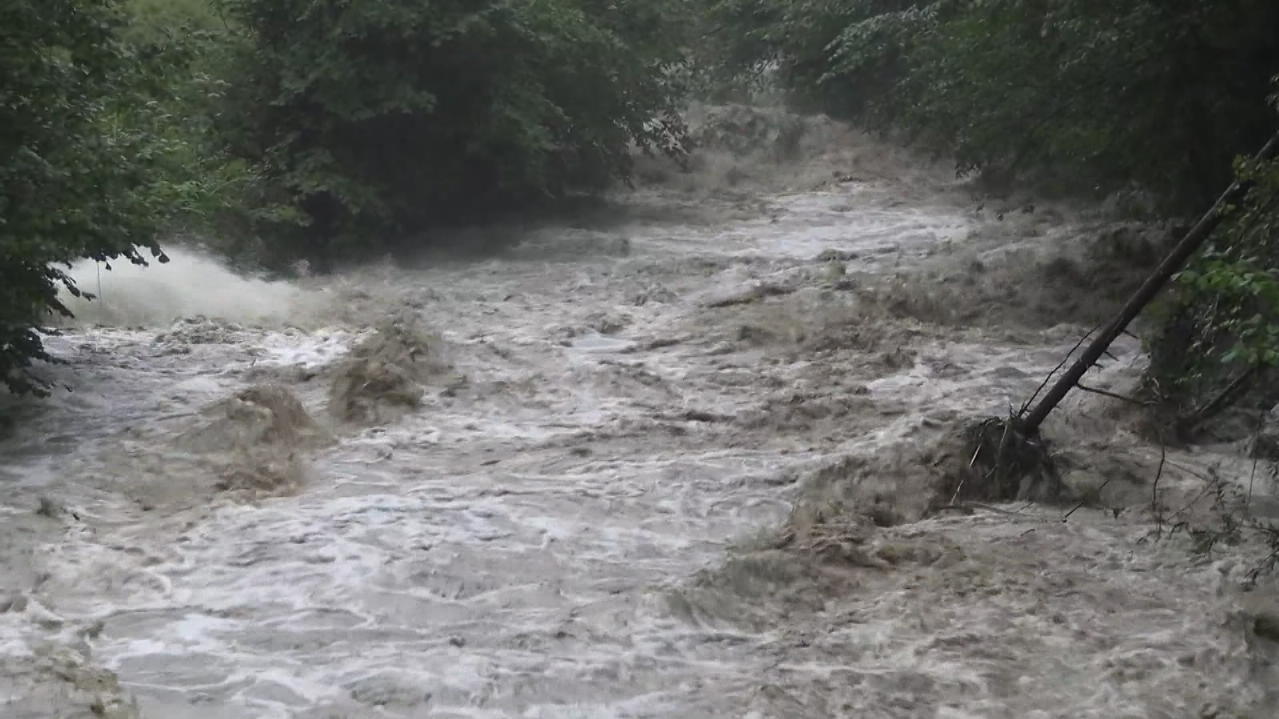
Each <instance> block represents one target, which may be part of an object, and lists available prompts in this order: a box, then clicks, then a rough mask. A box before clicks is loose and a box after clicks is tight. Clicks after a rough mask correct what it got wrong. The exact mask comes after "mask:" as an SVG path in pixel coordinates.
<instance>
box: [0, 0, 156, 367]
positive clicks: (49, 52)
mask: <svg viewBox="0 0 1279 719" xmlns="http://www.w3.org/2000/svg"><path fill="white" fill-rule="evenodd" d="M121 21H122V15H121V14H120V13H119V12H118V8H117V7H116V5H115V3H112V2H110V1H109V0H93V1H90V0H11V1H10V2H6V3H4V4H3V5H0V67H2V68H3V77H4V81H3V84H0V379H3V380H4V382H5V384H7V385H8V386H9V387H10V388H11V389H14V390H19V391H22V390H34V389H39V387H40V385H39V383H38V382H36V381H34V380H33V379H32V378H31V377H30V375H29V374H28V373H27V371H26V368H27V367H29V365H30V361H31V359H32V358H43V357H44V353H43V349H42V347H41V343H40V338H39V336H38V335H37V334H36V333H35V331H34V330H33V327H34V326H35V325H36V324H37V323H39V322H40V321H41V320H42V318H43V315H44V313H45V312H47V311H49V310H53V311H55V312H63V313H65V312H66V309H65V307H63V305H62V304H61V303H60V302H59V301H58V291H59V287H60V286H64V285H65V286H67V287H68V288H70V289H72V291H76V290H75V288H74V287H73V285H72V283H71V280H70V278H69V277H68V276H67V274H66V273H65V272H64V271H63V269H61V268H62V267H65V266H66V265H67V263H69V262H71V261H72V260H75V259H79V258H82V257H88V258H93V259H96V260H101V261H108V260H113V259H116V258H121V259H124V260H125V261H132V262H138V263H141V262H143V261H144V258H143V255H142V254H141V253H140V251H139V249H140V248H149V249H150V250H151V251H152V252H154V253H156V254H158V253H159V249H158V247H157V246H156V244H155V232H156V230H157V228H158V226H159V223H160V222H161V221H162V218H164V217H166V216H167V214H168V208H167V205H168V204H169V201H170V200H171V197H170V196H169V192H168V188H167V187H166V183H165V182H164V178H165V177H166V175H165V171H164V168H163V167H162V166H161V165H162V164H163V148H161V147H158V146H157V144H156V143H155V142H154V141H153V137H152V136H151V134H150V131H149V130H150V129H151V128H152V127H153V126H154V123H155V122H156V118H155V117H154V115H153V113H152V110H153V107H152V106H151V105H150V104H149V101H148V97H147V94H146V91H147V84H148V81H149V80H150V79H151V78H148V77H147V76H146V74H145V73H144V71H143V69H142V67H141V64H140V59H139V57H138V55H137V54H136V52H135V49H134V48H131V47H129V46H126V45H124V44H122V43H120V42H119V41H118V38H117V29H118V27H119V25H120V23H121Z"/></svg>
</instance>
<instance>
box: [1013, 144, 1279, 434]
mask: <svg viewBox="0 0 1279 719" xmlns="http://www.w3.org/2000/svg"><path fill="white" fill-rule="evenodd" d="M1276 153H1279V133H1276V134H1275V136H1274V137H1271V138H1270V141H1269V142H1267V143H1266V145H1265V147H1263V148H1261V151H1260V152H1258V153H1257V155H1256V159H1257V160H1260V161H1264V160H1269V159H1272V158H1274V157H1275V155H1276ZM1251 186H1252V185H1251V183H1249V182H1240V181H1238V180H1236V181H1235V182H1233V183H1231V185H1230V187H1228V188H1226V191H1225V192H1223V193H1222V194H1221V197H1218V198H1217V201H1216V202H1215V203H1213V205H1212V207H1211V208H1210V209H1209V210H1208V211H1207V212H1206V213H1204V215H1203V217H1200V218H1199V221H1198V222H1196V223H1195V226H1194V227H1192V228H1191V229H1190V231H1189V232H1187V233H1186V236H1185V237H1183V238H1182V239H1181V241H1180V242H1178V243H1177V245H1176V246H1175V247H1173V248H1172V250H1171V251H1170V252H1169V253H1168V256H1167V257H1165V258H1164V260H1163V262H1160V263H1159V266H1158V267H1156V268H1155V270H1154V271H1153V272H1151V273H1150V276H1149V277H1147V278H1146V281H1145V282H1143V283H1142V285H1141V287H1140V288H1138V289H1137V291H1136V292H1135V293H1133V296H1132V297H1131V298H1129V300H1128V302H1127V303H1126V304H1124V306H1123V308H1122V309H1121V310H1120V311H1119V314H1118V315H1117V316H1116V317H1115V319H1113V320H1111V322H1110V324H1108V325H1106V326H1105V328H1104V329H1102V331H1101V333H1100V334H1098V335H1097V336H1096V337H1094V338H1093V341H1092V342H1091V343H1090V344H1089V345H1088V347H1087V348H1086V349H1085V350H1084V352H1083V354H1081V355H1080V356H1079V359H1077V360H1075V362H1074V364H1072V365H1071V366H1070V368H1069V369H1067V370H1066V372H1065V374H1063V375H1062V376H1061V377H1059V378H1058V379H1057V381H1056V382H1055V383H1054V384H1053V386H1052V387H1051V388H1049V390H1048V393H1047V394H1045V395H1044V396H1043V398H1042V399H1041V400H1039V404H1036V405H1035V406H1034V407H1033V408H1032V409H1031V410H1030V413H1029V414H1027V415H1025V416H1024V417H1022V418H1020V419H1019V422H1018V425H1019V429H1020V430H1021V432H1022V433H1023V434H1025V435H1027V436H1033V435H1035V434H1037V433H1038V431H1039V425H1041V424H1043V422H1044V419H1046V418H1047V417H1048V415H1049V413H1051V412H1052V411H1053V409H1055V408H1056V407H1057V405H1058V404H1060V403H1061V401H1062V399H1064V398H1065V397H1066V395H1067V394H1069V393H1070V390H1072V389H1074V388H1075V387H1076V386H1077V385H1078V384H1079V380H1080V379H1082V378H1083V376H1084V374H1086V373H1087V372H1088V370H1090V369H1092V366H1093V365H1094V364H1096V363H1097V360H1098V359H1100V358H1101V356H1102V355H1103V354H1105V352H1106V350H1107V348H1109V347H1110V344H1111V343H1112V342H1114V341H1115V339H1116V338H1118V337H1119V335H1120V334H1122V333H1123V332H1124V330H1125V329H1127V328H1128V325H1129V323H1131V322H1132V321H1133V320H1134V319H1136V317H1137V315H1139V314H1141V311H1142V310H1143V309H1145V307H1146V305H1148V304H1150V301H1151V300H1153V299H1154V298H1155V296H1156V295H1158V294H1159V291H1160V290H1162V289H1163V288H1164V286H1165V285H1167V284H1168V280H1170V279H1172V276H1173V275H1175V274H1176V273H1177V272H1179V271H1180V270H1181V268H1182V267H1184V266H1185V264H1186V262H1187V261H1188V260H1189V259H1190V258H1191V257H1192V256H1193V255H1194V254H1195V252H1197V251H1198V250H1199V248H1200V247H1202V246H1203V244H1204V242H1206V241H1207V240H1208V238H1209V237H1210V236H1211V235H1212V232H1213V230H1215V229H1217V225H1218V224H1220V223H1221V220H1222V216H1223V214H1224V212H1223V211H1224V210H1225V209H1226V208H1227V207H1228V206H1230V205H1232V204H1234V203H1236V202H1238V201H1239V200H1241V199H1243V197H1244V195H1246V194H1247V193H1248V190H1249V189H1251Z"/></svg>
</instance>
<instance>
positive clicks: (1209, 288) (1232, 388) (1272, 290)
mask: <svg viewBox="0 0 1279 719" xmlns="http://www.w3.org/2000/svg"><path fill="white" fill-rule="evenodd" d="M1236 172H1237V176H1238V178H1239V180H1240V181H1241V182H1246V183H1249V184H1251V189H1250V190H1249V192H1248V195H1247V196H1246V197H1245V198H1244V200H1243V201H1242V202H1240V203H1239V205H1238V206H1236V207H1232V208H1230V209H1229V210H1228V215H1227V219H1226V222H1225V224H1224V226H1223V227H1222V228H1221V230H1220V232H1218V234H1217V236H1216V238H1215V242H1214V243H1213V245H1212V246H1211V247H1209V249H1208V250H1207V251H1205V252H1204V253H1203V254H1202V255H1201V256H1200V257H1199V258H1198V259H1197V260H1196V261H1195V262H1194V263H1193V264H1192V266H1191V267H1190V268H1189V269H1187V270H1186V271H1185V272H1183V273H1181V275H1180V276H1179V277H1178V281H1177V283H1176V286H1175V290H1174V293H1173V294H1172V296H1171V297H1170V298H1169V300H1168V301H1167V302H1165V304H1164V306H1163V312H1164V314H1165V315H1166V316H1165V317H1164V319H1163V327H1162V332H1161V333H1160V334H1159V335H1158V337H1157V338H1156V341H1155V342H1153V343H1152V346H1151V354H1152V357H1151V359H1152V371H1151V373H1150V374H1151V381H1152V384H1154V385H1155V386H1154V389H1155V391H1156V396H1158V397H1159V398H1160V399H1162V400H1164V402H1165V403H1166V404H1167V405H1168V406H1169V407H1170V409H1172V410H1173V411H1174V412H1175V414H1177V415H1180V416H1182V417H1183V418H1186V419H1187V420H1199V419H1203V418H1204V415H1205V414H1206V413H1210V412H1215V411H1216V410H1218V409H1220V408H1222V407H1226V406H1229V405H1230V404H1233V403H1236V402H1238V401H1239V400H1242V399H1247V400H1249V401H1248V402H1247V404H1248V406H1250V407H1254V408H1260V409H1268V408H1269V407H1271V406H1273V405H1274V404H1275V402H1279V392H1276V391H1275V390H1274V389H1273V387H1274V383H1273V381H1272V380H1273V377H1274V374H1275V371H1276V370H1279V160H1271V161H1268V162H1261V161H1257V160H1245V159H1241V160H1239V161H1238V163H1237V166H1236ZM1218 398H1220V399H1219V400H1218Z"/></svg>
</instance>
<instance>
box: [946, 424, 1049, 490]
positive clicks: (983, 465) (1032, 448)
mask: <svg viewBox="0 0 1279 719" xmlns="http://www.w3.org/2000/svg"><path fill="white" fill-rule="evenodd" d="M966 431H967V435H968V441H969V446H970V447H972V453H971V455H970V457H971V458H970V459H969V460H968V466H967V467H966V468H964V469H963V471H961V472H960V473H959V476H960V479H959V482H958V483H957V484H956V486H955V490H954V493H953V494H952V496H951V499H950V503H951V504H956V503H958V502H960V501H961V500H986V501H1012V500H1035V501H1052V500H1054V499H1057V498H1058V497H1059V496H1060V494H1061V478H1060V477H1059V476H1058V474H1057V469H1056V467H1055V466H1054V465H1053V461H1052V456H1051V454H1050V453H1049V450H1048V444H1047V443H1046V442H1045V441H1044V440H1043V438H1042V437H1040V436H1039V433H1038V432H1037V431H1028V430H1027V429H1026V426H1025V424H1024V422H1023V421H1022V420H1021V419H1020V418H1019V417H1016V416H1010V417H1008V418H1007V419H999V418H997V417H991V418H988V419H985V420H983V421H981V422H978V423H977V424H975V425H973V426H972V427H970V428H968V429H967V430H966Z"/></svg>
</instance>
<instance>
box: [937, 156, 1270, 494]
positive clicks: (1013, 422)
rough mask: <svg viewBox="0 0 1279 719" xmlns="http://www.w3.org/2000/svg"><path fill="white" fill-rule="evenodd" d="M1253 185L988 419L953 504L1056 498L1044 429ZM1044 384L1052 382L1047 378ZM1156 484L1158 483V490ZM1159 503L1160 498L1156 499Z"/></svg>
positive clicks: (1227, 199) (1221, 203)
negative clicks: (1014, 401) (1000, 414)
mask: <svg viewBox="0 0 1279 719" xmlns="http://www.w3.org/2000/svg"><path fill="white" fill-rule="evenodd" d="M1276 154H1279V133H1276V134H1275V135H1274V136H1273V137H1271V138H1270V141H1269V142H1267V143H1266V144H1265V146H1264V147H1262V148H1261V150H1260V151H1259V152H1258V153H1257V155H1256V159H1257V160H1258V161H1264V160H1269V159H1271V158H1273V157H1274V156H1275V155H1276ZM1251 186H1252V183H1251V182H1249V181H1239V180H1236V181H1235V182H1232V183H1231V184H1230V186H1229V187H1228V188H1226V190H1225V192H1223V193H1222V194H1221V196H1220V197H1218V198H1217V201H1216V202H1214V203H1213V205H1212V207H1210V208H1209V209H1208V211H1207V212H1205V213H1204V214H1203V216H1202V217H1200V218H1199V221H1198V222H1196V223H1195V225H1194V227H1192V228H1191V229H1190V231H1188V232H1187V233H1186V234H1185V236H1184V237H1182V239H1181V241H1180V242H1178V243H1177V244H1176V245H1175V246H1174V247H1173V248H1172V250H1170V251H1169V253H1168V255H1167V256H1166V257H1164V259H1163V261H1162V262H1160V263H1159V266H1158V267H1156V268H1155V269H1154V271H1152V272H1151V273H1150V275H1149V276H1148V277H1147V278H1146V280H1145V281H1144V282H1143V283H1142V284H1141V287H1139V288H1138V289H1137V291H1136V292H1134V293H1133V295H1132V296H1131V297H1130V298H1129V299H1128V301H1127V302H1126V303H1125V304H1124V306H1123V307H1122V308H1121V309H1120V310H1119V312H1118V314H1117V315H1116V316H1115V318H1114V319H1113V320H1111V321H1110V322H1109V323H1107V324H1106V325H1105V327H1104V329H1102V330H1101V331H1100V332H1099V333H1098V334H1097V335H1096V336H1095V337H1093V338H1092V341H1091V342H1089V343H1088V346H1087V348H1086V349H1085V350H1084V351H1083V353H1082V354H1081V355H1080V356H1079V357H1078V358H1076V359H1075V361H1074V363H1072V364H1071V365H1070V367H1069V368H1068V369H1067V370H1066V371H1065V372H1064V373H1063V374H1062V375H1061V376H1060V377H1058V378H1057V381H1056V382H1054V383H1053V384H1052V386H1051V387H1050V388H1049V389H1048V391H1047V393H1046V394H1044V396H1043V397H1042V398H1039V394H1040V392H1041V391H1042V390H1043V385H1040V388H1039V389H1037V390H1036V391H1035V393H1034V394H1033V395H1032V396H1031V399H1030V400H1029V401H1027V403H1026V404H1025V405H1023V406H1022V408H1021V410H1019V411H1018V412H1017V413H1016V414H1014V415H1010V416H1009V417H1008V418H1007V419H996V418H991V419H986V420H984V421H982V422H980V423H978V424H977V425H976V426H975V427H974V428H973V430H972V436H971V441H972V446H973V447H974V449H973V453H972V459H971V460H970V461H969V467H967V468H966V470H967V471H965V472H964V473H963V475H962V478H961V479H960V481H959V482H958V486H957V487H956V489H955V493H954V496H953V497H952V498H951V502H950V503H951V504H952V505H953V504H955V503H956V502H957V500H959V499H961V498H962V496H964V493H965V490H966V491H967V492H968V493H969V496H973V495H974V493H976V496H980V497H981V498H983V499H1005V500H1006V499H1013V498H1028V497H1031V496H1041V497H1055V496H1057V494H1058V492H1059V490H1060V481H1059V479H1058V477H1057V473H1056V471H1055V469H1054V468H1053V465H1052V458H1051V457H1050V456H1049V454H1048V449H1047V446H1046V444H1045V443H1044V441H1043V439H1042V438H1041V437H1040V433H1039V430H1040V426H1041V425H1042V424H1043V422H1044V420H1045V419H1046V418H1047V417H1048V415H1049V414H1050V413H1051V412H1052V411H1053V410H1054V409H1056V408H1057V406H1058V405H1059V404H1060V403H1061V401H1062V400H1063V399H1064V398H1065V397H1066V395H1067V394H1069V393H1070V391H1071V390H1073V389H1076V388H1078V387H1081V385H1080V380H1081V379H1083V377H1084V375H1085V374H1087V373H1088V371H1089V370H1091V369H1092V368H1093V367H1094V366H1096V364H1097V361H1098V360H1100V359H1101V358H1102V356H1104V355H1107V354H1109V349H1110V345H1111V344H1112V343H1113V342H1114V341H1115V340H1116V339H1117V338H1118V337H1119V336H1120V335H1121V334H1124V333H1126V332H1127V331H1128V325H1129V324H1130V323H1132V321H1133V320H1134V319H1136V317H1137V315H1138V314H1140V313H1141V312H1142V310H1144V309H1145V308H1146V306H1147V305H1148V304H1150V302H1151V300H1153V299H1154V298H1155V297H1156V296H1157V295H1158V294H1159V292H1160V291H1161V290H1163V288H1164V287H1165V286H1166V285H1167V284H1168V282H1169V281H1170V280H1171V279H1172V277H1173V276H1174V275H1175V274H1176V273H1177V272H1179V271H1181V269H1182V267H1184V266H1185V264H1186V262H1187V261H1189V260H1190V258H1191V257H1192V256H1194V254H1195V253H1196V252H1198V251H1199V249H1200V248H1201V247H1202V246H1203V245H1204V243H1205V242H1207V240H1208V238H1209V237H1210V236H1211V235H1212V233H1213V231H1214V230H1216V228H1217V225H1219V224H1220V223H1221V220H1222V218H1223V217H1224V215H1225V210H1226V209H1227V208H1228V207H1230V206H1231V205H1233V204H1235V203H1237V202H1238V201H1239V200H1241V199H1242V198H1243V197H1244V196H1245V195H1246V194H1247V192H1248V190H1249V189H1251ZM1092 334H1093V333H1092V332H1090V333H1089V334H1088V335H1085V336H1084V339H1087V338H1088V336H1090V335H1092ZM1084 339H1081V340H1080V343H1079V344H1082V343H1083V341H1084ZM1079 344H1077V345H1076V346H1075V349H1078V347H1079ZM1074 352H1075V350H1074V349H1072V350H1071V352H1070V354H1068V355H1067V356H1066V358H1067V359H1069V357H1070V356H1071V355H1073V354H1074ZM1112 356H1113V355H1112ZM1065 361H1066V360H1064V359H1063V360H1062V363H1061V364H1059V365H1058V366H1057V368H1056V369H1054V370H1053V371H1052V372H1051V373H1050V374H1049V378H1051V377H1052V376H1053V375H1055V374H1057V372H1058V371H1059V370H1060V369H1061V366H1062V365H1064V364H1065ZM1044 384H1047V380H1045V382H1044ZM1085 389H1087V390H1088V391H1093V392H1097V393H1098V394H1106V395H1108V396H1114V397H1116V398H1117V399H1124V400H1125V401H1131V399H1130V398H1126V397H1122V396H1120V395H1116V394H1114V393H1109V392H1106V391H1104V390H1096V389H1092V388H1085ZM1036 398H1039V401H1038V403H1037V404H1034V405H1033V406H1032V403H1033V402H1034V401H1035V399H1036ZM1162 472H1163V459H1161V460H1160V465H1159V474H1160V475H1162ZM1157 484H1158V482H1157V480H1156V486H1157ZM975 485H976V486H975ZM1156 492H1157V489H1156ZM1155 499H1156V500H1157V495H1156V498H1155Z"/></svg>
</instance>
